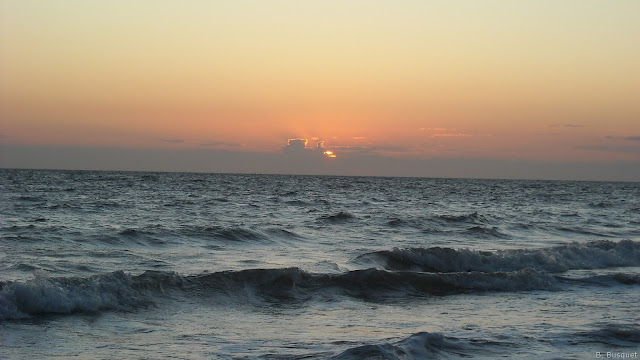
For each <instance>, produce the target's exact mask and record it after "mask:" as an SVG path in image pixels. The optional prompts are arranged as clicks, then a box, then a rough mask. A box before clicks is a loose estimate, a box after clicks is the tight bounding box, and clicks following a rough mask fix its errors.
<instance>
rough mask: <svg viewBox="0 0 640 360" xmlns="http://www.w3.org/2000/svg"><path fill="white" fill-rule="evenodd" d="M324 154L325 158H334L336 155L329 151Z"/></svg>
mask: <svg viewBox="0 0 640 360" xmlns="http://www.w3.org/2000/svg"><path fill="white" fill-rule="evenodd" d="M324 154H325V155H327V157H330V158H334V157H336V154H334V153H333V151H331V150H327V151H325V152H324Z"/></svg>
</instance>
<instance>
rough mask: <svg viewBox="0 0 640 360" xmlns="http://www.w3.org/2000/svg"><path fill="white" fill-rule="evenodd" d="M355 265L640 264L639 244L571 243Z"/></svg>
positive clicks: (374, 255)
mask: <svg viewBox="0 0 640 360" xmlns="http://www.w3.org/2000/svg"><path fill="white" fill-rule="evenodd" d="M353 261H354V262H356V263H365V264H368V265H375V266H381V267H382V268H384V269H387V270H419V271H429V272H460V271H481V272H493V271H515V270H521V269H526V268H531V269H536V270H541V271H547V272H554V273H558V272H564V271H567V270H572V269H599V268H608V267H619V266H638V265H640V243H639V242H634V241H631V240H622V241H619V242H613V241H607V240H601V241H592V242H588V243H584V244H580V243H569V244H565V245H561V246H556V247H550V248H543V249H518V250H501V251H495V252H489V251H475V250H469V249H458V250H454V249H451V248H442V247H431V248H409V249H397V248H396V249H393V250H383V251H375V252H371V253H366V254H363V255H360V256H358V257H356V258H355V259H354V260H353Z"/></svg>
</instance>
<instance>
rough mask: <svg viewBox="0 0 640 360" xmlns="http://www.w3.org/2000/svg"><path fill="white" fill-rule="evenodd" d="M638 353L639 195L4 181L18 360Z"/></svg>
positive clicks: (449, 185)
mask: <svg viewBox="0 0 640 360" xmlns="http://www.w3.org/2000/svg"><path fill="white" fill-rule="evenodd" d="M639 346H640V184H639V183H607V182H559V181H509V180H465V179H417V178H368V177H328V176H276V175H223V174H190V173H134V172H89V171H86V172H85V171H37V170H6V169H5V170H0V359H23V358H24V359H40V358H45V359H51V358H63V359H70V358H72V359H171V358H176V359H429V358H452V359H455V358H536V359H539V358H542V359H552V358H553V359H555V358H558V359H560V358H561V359H595V358H607V353H610V354H609V355H611V356H617V358H621V357H623V356H629V357H630V358H633V355H634V353H635V352H638V351H640V349H639Z"/></svg>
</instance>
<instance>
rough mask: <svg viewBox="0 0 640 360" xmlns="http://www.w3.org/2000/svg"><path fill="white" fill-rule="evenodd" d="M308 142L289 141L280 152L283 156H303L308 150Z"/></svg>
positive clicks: (304, 140)
mask: <svg viewBox="0 0 640 360" xmlns="http://www.w3.org/2000/svg"><path fill="white" fill-rule="evenodd" d="M308 142H309V141H308V140H307V139H300V138H298V139H289V140H288V141H287V146H285V147H284V148H282V151H284V153H285V154H304V153H306V151H308V150H310V149H307V143H308Z"/></svg>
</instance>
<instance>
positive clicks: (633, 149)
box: [576, 144, 640, 154]
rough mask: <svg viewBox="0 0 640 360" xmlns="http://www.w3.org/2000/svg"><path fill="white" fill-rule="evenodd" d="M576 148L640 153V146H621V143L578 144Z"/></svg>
mask: <svg viewBox="0 0 640 360" xmlns="http://www.w3.org/2000/svg"><path fill="white" fill-rule="evenodd" d="M576 149H581V150H591V151H604V152H617V153H625V154H640V146H621V145H601V144H597V145H582V146H576Z"/></svg>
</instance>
